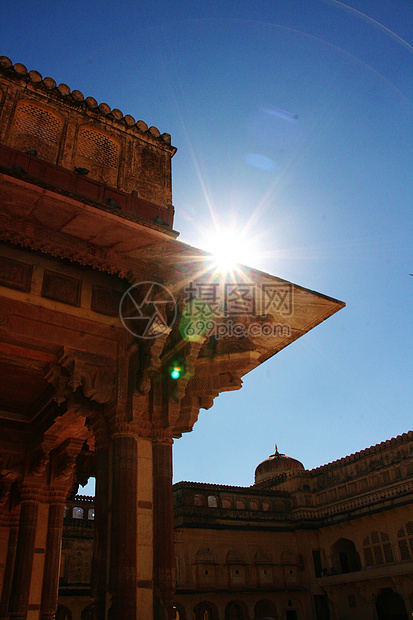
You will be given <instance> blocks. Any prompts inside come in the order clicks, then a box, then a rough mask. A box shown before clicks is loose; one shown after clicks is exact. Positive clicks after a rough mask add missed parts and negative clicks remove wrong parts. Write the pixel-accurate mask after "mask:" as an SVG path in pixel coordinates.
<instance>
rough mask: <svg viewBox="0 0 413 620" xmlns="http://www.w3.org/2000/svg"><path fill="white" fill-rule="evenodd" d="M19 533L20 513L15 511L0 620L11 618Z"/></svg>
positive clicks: (5, 571)
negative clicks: (10, 606)
mask: <svg viewBox="0 0 413 620" xmlns="http://www.w3.org/2000/svg"><path fill="white" fill-rule="evenodd" d="M18 533H19V513H18V509H15V510H14V511H13V513H12V514H11V515H10V517H9V539H8V543H7V555H6V564H5V567H4V578H3V588H2V593H1V602H0V620H6V618H8V617H9V601H10V593H11V587H12V580H13V572H14V561H15V558H16V548H17V537H18Z"/></svg>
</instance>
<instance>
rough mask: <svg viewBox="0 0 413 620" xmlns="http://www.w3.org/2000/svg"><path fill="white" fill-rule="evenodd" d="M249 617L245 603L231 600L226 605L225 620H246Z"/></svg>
mask: <svg viewBox="0 0 413 620" xmlns="http://www.w3.org/2000/svg"><path fill="white" fill-rule="evenodd" d="M245 618H248V610H247V608H246V606H245V604H242V603H240V602H239V601H231V603H228V605H227V606H226V607H225V620H245Z"/></svg>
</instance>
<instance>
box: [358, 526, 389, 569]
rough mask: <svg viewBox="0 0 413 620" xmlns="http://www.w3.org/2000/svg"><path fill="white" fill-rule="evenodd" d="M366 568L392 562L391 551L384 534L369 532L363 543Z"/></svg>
mask: <svg viewBox="0 0 413 620" xmlns="http://www.w3.org/2000/svg"><path fill="white" fill-rule="evenodd" d="M363 553H364V561H365V564H366V566H378V565H380V564H388V563H390V562H394V557H393V550H392V548H391V544H390V539H389V537H388V535H387V534H386V532H371V534H369V535H368V536H366V538H365V539H364V541H363Z"/></svg>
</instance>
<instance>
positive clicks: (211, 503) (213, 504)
mask: <svg viewBox="0 0 413 620" xmlns="http://www.w3.org/2000/svg"><path fill="white" fill-rule="evenodd" d="M208 507H209V508H218V500H217V498H216V497H215V495H209V496H208Z"/></svg>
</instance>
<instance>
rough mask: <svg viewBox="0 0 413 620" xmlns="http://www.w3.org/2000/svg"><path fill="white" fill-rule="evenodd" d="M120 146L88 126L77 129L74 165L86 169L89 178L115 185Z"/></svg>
mask: <svg viewBox="0 0 413 620" xmlns="http://www.w3.org/2000/svg"><path fill="white" fill-rule="evenodd" d="M119 156H120V144H119V142H118V141H117V140H115V139H114V138H113V137H112V136H109V135H107V134H106V133H104V132H103V131H99V130H98V129H95V127H91V126H90V125H82V126H81V127H79V131H78V136H77V147H76V153H75V159H74V164H75V166H76V167H77V168H88V169H89V170H90V171H91V174H90V176H91V177H92V178H94V179H96V180H98V181H101V182H102V183H108V184H109V185H115V186H116V184H117V179H118V170H119Z"/></svg>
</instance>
